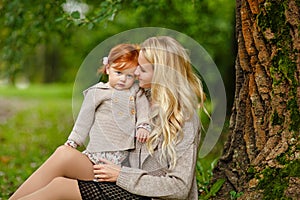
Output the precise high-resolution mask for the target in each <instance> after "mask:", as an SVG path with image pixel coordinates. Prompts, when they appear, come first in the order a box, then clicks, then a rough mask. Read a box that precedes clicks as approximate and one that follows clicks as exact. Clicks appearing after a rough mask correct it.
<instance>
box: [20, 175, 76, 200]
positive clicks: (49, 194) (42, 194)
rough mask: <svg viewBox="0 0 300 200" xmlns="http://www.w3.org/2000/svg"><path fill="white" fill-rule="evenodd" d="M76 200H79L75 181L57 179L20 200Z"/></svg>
mask: <svg viewBox="0 0 300 200" xmlns="http://www.w3.org/2000/svg"><path fill="white" fill-rule="evenodd" d="M40 199H44V200H48V199H49V200H56V199H57V200H58V199H64V200H68V199H70V200H77V199H81V195H80V191H79V187H78V183H77V180H74V179H69V178H63V177H58V178H55V179H53V180H52V181H51V182H50V183H49V184H48V185H47V186H45V187H43V188H42V189H40V190H38V191H36V192H34V193H32V194H29V195H27V196H25V197H22V198H20V200H40Z"/></svg>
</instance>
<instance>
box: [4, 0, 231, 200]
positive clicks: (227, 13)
mask: <svg viewBox="0 0 300 200" xmlns="http://www.w3.org/2000/svg"><path fill="white" fill-rule="evenodd" d="M234 18H235V1H233V0H214V1H211V0H190V1H186V0H156V1H154V0H101V1H100V0H99V1H96V0H94V1H91V0H90V1H89V0H86V1H84V0H82V1H75V0H67V1H65V0H55V1H54V0H53V1H40V2H36V1H33V0H25V1H24V0H23V1H22V0H0V24H1V29H0V142H1V145H0V199H2V198H3V199H6V198H7V197H8V195H9V194H10V193H11V192H13V191H14V190H15V189H16V187H17V186H18V185H19V184H20V183H22V182H23V181H24V179H25V178H26V177H27V176H28V175H29V174H31V173H32V171H33V170H35V169H36V167H38V166H39V165H40V164H41V163H42V162H43V161H44V160H45V159H46V158H47V157H48V156H49V155H50V154H51V153H52V152H53V151H54V150H55V148H56V147H57V146H58V145H60V144H62V143H63V142H64V141H65V139H66V138H67V136H68V134H69V132H70V130H71V128H72V125H73V116H72V86H73V83H74V80H75V77H76V73H77V71H78V69H79V67H80V65H81V63H82V62H83V60H84V58H85V57H86V56H87V54H88V53H89V52H90V51H91V50H92V49H93V48H94V47H95V46H96V45H98V44H99V43H101V42H102V41H104V40H105V39H107V38H109V37H110V36H113V35H115V34H118V33H120V32H122V31H126V30H129V29H133V28H140V27H164V28H168V29H172V30H176V31H178V32H181V33H184V34H186V35H188V36H190V37H191V38H193V39H194V40H196V41H197V42H199V44H201V45H202V46H203V47H204V48H205V49H206V51H207V52H208V53H209V54H210V55H211V57H212V59H213V60H214V61H215V63H216V65H217V66H218V68H219V70H220V73H221V75H222V78H223V80H224V83H225V87H226V94H227V100H228V103H227V104H228V105H227V107H228V114H229V112H230V109H231V105H232V103H233V96H234V80H235V75H234V59H235V54H236V45H235V40H234ZM107 51H109V50H107ZM99 60H100V58H99ZM226 126H227V125H226ZM224 131H225V132H226V131H227V129H226V127H225V129H224ZM224 137H225V136H223V137H222V138H221V140H220V141H221V142H220V145H219V146H218V147H217V148H216V150H215V151H214V152H212V155H213V156H211V157H210V158H206V162H201V163H203V164H201V165H200V164H198V169H199V177H198V182H199V188H200V189H199V190H200V191H201V192H203V193H204V195H203V196H205V195H206V196H207V194H208V193H209V192H210V191H208V189H207V188H206V187H205V184H208V181H209V177H210V176H211V170H210V169H211V167H212V166H213V165H214V164H215V159H216V157H217V156H216V155H219V154H220V149H222V141H223V140H224Z"/></svg>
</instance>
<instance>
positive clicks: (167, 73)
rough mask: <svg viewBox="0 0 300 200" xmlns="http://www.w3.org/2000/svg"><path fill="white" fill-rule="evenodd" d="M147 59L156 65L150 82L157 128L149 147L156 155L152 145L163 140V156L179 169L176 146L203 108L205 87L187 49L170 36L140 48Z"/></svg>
mask: <svg viewBox="0 0 300 200" xmlns="http://www.w3.org/2000/svg"><path fill="white" fill-rule="evenodd" d="M141 51H142V52H143V55H144V56H145V58H146V59H147V60H148V61H149V62H150V63H151V64H153V68H154V72H153V77H152V82H151V99H152V111H151V114H150V118H151V120H152V124H153V126H154V128H153V131H152V132H151V134H150V136H149V139H148V141H147V147H148V150H149V151H150V153H153V143H154V141H156V140H160V139H162V156H163V157H164V158H167V159H168V160H169V159H170V162H171V163H170V164H171V167H174V166H175V165H176V161H177V156H176V151H175V146H176V144H177V143H178V142H180V140H181V139H182V138H183V137H184V135H183V131H182V129H183V125H184V122H185V121H186V120H188V119H190V118H191V117H192V116H193V115H194V114H195V110H196V109H197V108H198V107H199V106H200V107H202V106H203V101H204V99H205V95H204V92H203V89H202V84H201V81H200V79H199V78H198V77H197V75H196V74H195V73H194V72H193V70H192V66H191V62H190V58H189V56H188V53H187V51H186V49H184V48H183V46H182V45H181V44H179V42H177V41H176V40H175V39H173V38H171V37H168V36H159V37H151V38H149V39H147V40H146V41H144V42H143V43H142V45H141Z"/></svg>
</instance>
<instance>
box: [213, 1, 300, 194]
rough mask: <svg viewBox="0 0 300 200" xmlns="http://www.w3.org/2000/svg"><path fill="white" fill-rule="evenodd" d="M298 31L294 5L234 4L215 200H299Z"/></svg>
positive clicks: (299, 5) (298, 10)
mask: <svg viewBox="0 0 300 200" xmlns="http://www.w3.org/2000/svg"><path fill="white" fill-rule="evenodd" d="M299 25H300V1H299V0H284V1H279V0H237V1H236V39H237V42H238V53H237V58H236V66H235V68H236V87H235V102H234V105H233V109H232V115H231V118H230V133H229V137H228V141H227V142H226V144H225V147H224V152H223V155H222V157H221V158H220V160H219V162H218V164H217V166H216V168H215V169H214V178H213V182H214V181H216V180H217V179H221V178H223V179H225V180H226V181H225V183H224V184H223V186H222V188H221V189H220V191H219V192H218V194H217V195H216V197H215V199H230V198H236V197H237V196H235V194H237V193H239V192H241V194H242V196H241V197H240V199H280V198H282V197H285V198H291V199H300V194H299V191H300V162H299V160H300V149H299V145H300V142H299V132H300V109H299V108H300V86H299V85H300V84H299V83H300V38H299V34H300V32H299V27H300V26H299ZM232 191H234V192H235V193H232ZM230 193H231V194H230Z"/></svg>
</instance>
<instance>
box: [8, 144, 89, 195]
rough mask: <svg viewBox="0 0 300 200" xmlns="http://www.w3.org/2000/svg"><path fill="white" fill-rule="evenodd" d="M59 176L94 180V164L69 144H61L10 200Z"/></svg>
mask: <svg viewBox="0 0 300 200" xmlns="http://www.w3.org/2000/svg"><path fill="white" fill-rule="evenodd" d="M57 177H67V178H71V179H81V180H93V178H94V173H93V164H92V163H91V162H90V160H89V159H88V158H87V157H86V156H85V155H83V154H82V153H81V152H80V151H78V150H76V149H73V148H71V147H68V146H65V145H63V146H60V147H58V148H57V149H56V151H55V152H54V153H53V154H52V155H51V156H50V157H49V159H48V160H46V162H45V163H44V164H43V165H42V166H41V167H40V168H38V169H37V170H36V171H35V172H34V173H33V174H32V175H31V176H30V177H29V178H28V179H27V180H26V181H25V182H24V183H23V184H22V185H21V187H20V188H18V190H17V191H16V192H15V193H14V194H13V195H12V196H11V198H10V200H13V199H18V198H20V197H23V196H25V195H28V194H31V193H33V192H35V191H37V190H39V189H41V188H43V187H45V186H46V185H48V184H49V183H50V182H51V181H53V180H54V179H55V178H57Z"/></svg>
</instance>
